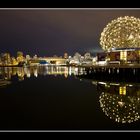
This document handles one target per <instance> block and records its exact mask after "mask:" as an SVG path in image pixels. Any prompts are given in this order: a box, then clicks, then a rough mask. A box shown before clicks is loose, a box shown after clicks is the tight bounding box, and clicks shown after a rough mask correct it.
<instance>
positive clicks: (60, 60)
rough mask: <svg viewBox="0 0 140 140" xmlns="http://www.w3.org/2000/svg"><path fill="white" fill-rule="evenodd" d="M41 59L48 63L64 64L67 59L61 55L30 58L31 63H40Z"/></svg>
mask: <svg viewBox="0 0 140 140" xmlns="http://www.w3.org/2000/svg"><path fill="white" fill-rule="evenodd" d="M43 61H44V62H46V63H49V64H57V65H64V64H66V61H67V59H65V58H61V57H43V58H37V59H32V60H31V63H40V62H43Z"/></svg>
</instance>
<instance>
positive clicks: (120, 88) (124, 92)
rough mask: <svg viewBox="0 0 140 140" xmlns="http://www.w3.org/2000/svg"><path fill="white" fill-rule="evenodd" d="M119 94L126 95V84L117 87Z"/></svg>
mask: <svg viewBox="0 0 140 140" xmlns="http://www.w3.org/2000/svg"><path fill="white" fill-rule="evenodd" d="M119 94H120V95H126V86H124V87H119Z"/></svg>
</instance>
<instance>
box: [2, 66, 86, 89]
mask: <svg viewBox="0 0 140 140" xmlns="http://www.w3.org/2000/svg"><path fill="white" fill-rule="evenodd" d="M82 74H84V68H76V67H65V66H38V67H24V68H23V67H0V87H2V86H3V85H7V84H10V83H11V79H12V77H15V76H16V77H17V78H18V80H19V81H23V80H24V79H25V78H26V77H27V78H30V77H32V76H34V77H38V76H39V75H43V76H46V75H54V76H57V75H63V76H64V77H65V78H67V77H68V76H71V75H82Z"/></svg>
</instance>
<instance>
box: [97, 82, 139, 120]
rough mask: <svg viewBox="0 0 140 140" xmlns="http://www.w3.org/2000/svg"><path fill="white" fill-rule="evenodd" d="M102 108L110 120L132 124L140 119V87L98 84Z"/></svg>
mask: <svg viewBox="0 0 140 140" xmlns="http://www.w3.org/2000/svg"><path fill="white" fill-rule="evenodd" d="M97 87H98V91H99V92H100V93H101V94H100V97H99V102H100V107H101V108H102V111H103V112H104V113H105V115H106V116H108V117H109V118H110V119H112V120H114V121H115V122H118V123H132V122H134V121H137V120H139V118H140V88H139V85H135V86H134V85H132V84H120V83H104V82H98V83H97Z"/></svg>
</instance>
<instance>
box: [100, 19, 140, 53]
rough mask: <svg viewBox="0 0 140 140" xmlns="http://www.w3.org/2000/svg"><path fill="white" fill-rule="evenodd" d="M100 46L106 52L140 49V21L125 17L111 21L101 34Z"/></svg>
mask: <svg viewBox="0 0 140 140" xmlns="http://www.w3.org/2000/svg"><path fill="white" fill-rule="evenodd" d="M100 45H101V47H102V48H103V49H104V50H106V51H109V50H111V49H112V48H114V49H117V48H118V49H120V48H140V19H139V18H135V17H129V16H125V17H119V18H117V19H115V20H112V21H111V22H110V23H109V24H108V25H107V26H106V27H105V28H104V30H103V32H102V33H101V38H100Z"/></svg>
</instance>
